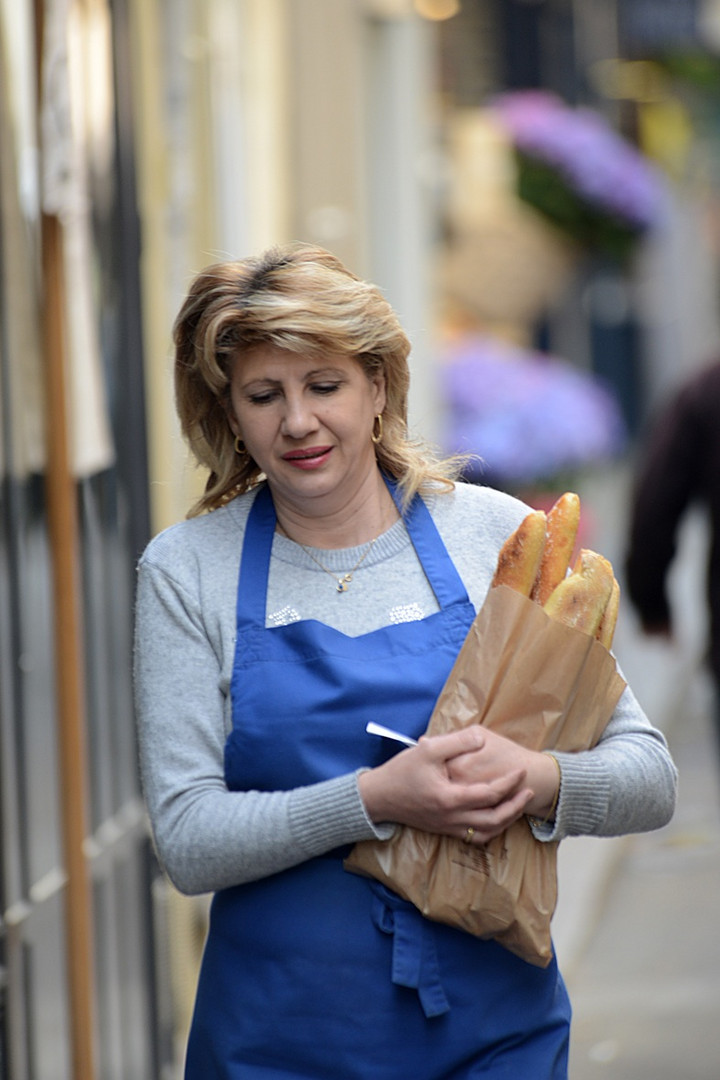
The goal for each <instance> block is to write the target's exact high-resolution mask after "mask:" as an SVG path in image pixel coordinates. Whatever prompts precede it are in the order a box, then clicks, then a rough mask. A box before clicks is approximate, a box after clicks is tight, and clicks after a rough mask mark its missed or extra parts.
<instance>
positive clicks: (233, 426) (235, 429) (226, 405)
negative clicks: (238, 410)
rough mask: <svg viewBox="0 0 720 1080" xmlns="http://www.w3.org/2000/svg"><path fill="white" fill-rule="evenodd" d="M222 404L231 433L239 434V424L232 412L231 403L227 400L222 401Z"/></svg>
mask: <svg viewBox="0 0 720 1080" xmlns="http://www.w3.org/2000/svg"><path fill="white" fill-rule="evenodd" d="M222 405H223V409H224V410H225V415H226V416H227V422H228V424H229V425H230V430H231V431H232V433H233V435H241V432H240V425H239V424H238V422H237V417H236V416H235V413H234V412H233V407H232V404H231V403H230V402H229V401H223V403H222Z"/></svg>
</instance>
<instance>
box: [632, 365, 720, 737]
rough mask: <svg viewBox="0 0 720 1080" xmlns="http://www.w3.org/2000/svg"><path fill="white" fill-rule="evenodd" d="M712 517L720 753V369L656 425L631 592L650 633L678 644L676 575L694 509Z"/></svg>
mask: <svg viewBox="0 0 720 1080" xmlns="http://www.w3.org/2000/svg"><path fill="white" fill-rule="evenodd" d="M698 504H699V505H701V506H702V507H703V508H704V509H706V510H707V512H708V516H709V526H710V550H709V559H708V565H707V571H706V586H707V593H706V595H707V603H708V612H709V618H710V622H709V643H708V655H707V661H708V666H709V669H710V672H711V675H712V679H713V684H714V687H715V716H714V721H715V729H716V738H717V747H718V753H720V361H716V362H714V363H712V364H711V365H709V366H708V367H706V368H704V369H703V370H701V371H700V372H699V373H696V374H694V375H693V376H692V377H691V378H689V379H688V380H687V381H686V382H685V383H684V384H683V385H682V386H681V387H680V389H679V390H678V391H676V392H675V394H674V395H673V396H672V397H671V399H670V400H669V401H668V402H666V403H665V405H664V407H663V408H662V410H661V411H660V413H659V414H658V415H657V416H656V417H655V419H654V423H653V424H652V425H651V427H650V430H649V433H648V435H647V438H646V442H645V445H644V446H643V449H642V453H641V455H640V459H639V463H638V468H637V472H636V476H635V482H634V488H633V493H632V500H631V513H630V527H629V539H628V548H627V554H626V566H625V570H626V578H627V592H628V597H629V599H630V601H631V602H632V604H633V606H634V608H635V610H636V611H637V614H638V617H639V619H640V624H641V626H642V629H643V631H644V632H645V633H646V634H648V635H659V636H662V637H665V638H667V639H668V640H672V634H673V612H672V607H671V603H670V598H669V594H668V575H669V572H670V570H671V567H672V565H673V562H674V559H675V556H676V554H677V542H678V532H679V529H680V526H681V524H682V522H683V520H684V518H685V515H686V513H687V511H688V510H689V508H690V507H691V506H693V505H698Z"/></svg>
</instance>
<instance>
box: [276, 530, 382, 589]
mask: <svg viewBox="0 0 720 1080" xmlns="http://www.w3.org/2000/svg"><path fill="white" fill-rule="evenodd" d="M278 528H279V529H280V531H281V532H282V533H284V534H285V536H287V538H288V540H292V536H290V534H289V533H287V532H286V531H285V529H283V527H282V525H280V523H279V522H278ZM376 540H377V536H375V537H373V539H372V540H371V541H370V543H369V544H368V546H367V547H366V548H365V550H364V551H363V553H362V555H361V556H360V558H359V559H358V561H357V562H356V563H355V565H354V566H353V568H352V570H348V572H347V573H346V574H341V575H340V577H338V576H337V574H335V573H333V571H332V570H328V568H327V566H325V565H324V563H321V562H320V560H319V559H318V558H317V557H316V556H315V555H313V553H312V551H310V549H309V548H307V547H305V545H304V544H299V546H300V547H301V548H302V549H303V551H304V552H305V554H306V555H308V556H309V557H310V558H311V559H312V561H313V562H314V563H316V564H317V565H318V566H319V567H320V569H321V570H324V571H325V573H326V574H328V575H329V576H330V577H331V578H332V579H333V581H334V582H336V583H337V588H336V592H339V593H343V592H347V591H348V588H349V586H350V582H351V581H352V579H353V574H354V573H355V571H356V570H358V569H359V568H360V567H361V566H362V564H363V563H364V562H365V560H366V559H367V557H368V555H369V554H370V552H371V551H372V549H373V546H374V544H375V541H376ZM293 543H294V544H298V543H299V542H298V541H297V540H293Z"/></svg>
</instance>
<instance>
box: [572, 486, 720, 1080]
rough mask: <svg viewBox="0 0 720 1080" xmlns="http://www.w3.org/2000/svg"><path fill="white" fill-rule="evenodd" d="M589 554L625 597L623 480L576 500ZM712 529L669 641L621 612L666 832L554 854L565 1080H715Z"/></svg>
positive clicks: (717, 979)
mask: <svg viewBox="0 0 720 1080" xmlns="http://www.w3.org/2000/svg"><path fill="white" fill-rule="evenodd" d="M579 490H580V494H581V498H582V503H583V508H584V511H585V512H586V514H587V515H588V517H589V518H590V522H591V525H590V528H589V534H590V535H589V536H588V537H587V538H586V543H585V546H589V547H594V548H596V550H598V551H601V552H602V553H603V554H605V555H607V556H608V557H609V558H610V559H611V560H612V562H613V564H614V566H615V568H616V573H617V575H618V577H619V579H620V582H621V585H622V551H623V544H624V536H625V525H626V514H627V493H628V473H627V469H626V468H619V469H618V470H616V471H614V472H613V471H611V472H609V473H605V474H604V475H603V476H602V477H594V478H592V479H591V480H589V481H587V482H586V483H585V485H584V486H583V487H581V488H579ZM706 544H707V540H706V529H705V522H704V519H703V518H702V516H701V515H699V514H698V515H697V516H691V517H690V518H689V519H688V521H687V522H686V524H685V526H684V529H683V533H682V536H681V541H680V547H679V554H678V557H677V559H676V566H675V569H674V571H673V576H672V580H671V595H672V598H673V606H674V610H675V612H676V637H675V640H674V641H673V642H672V643H667V642H658V641H652V640H649V639H647V638H645V637H644V636H643V635H642V633H641V632H640V630H639V627H638V625H637V621H636V619H635V617H634V614H633V612H632V610H631V609H629V605H628V604H627V602H626V603H625V604H624V606H623V608H622V609H621V617H620V621H619V623H618V629H617V633H616V639H615V652H616V655H617V656H618V660H619V663H620V666H621V667H622V669H623V673H624V675H625V676H626V678H627V680H628V682H629V683H630V685H631V686H632V687H633V689H634V691H635V693H636V694H637V696H638V698H639V700H640V701H641V703H642V705H643V707H644V708H645V710H646V712H647V713H648V715H649V716H650V717H651V719H652V720H653V722H654V723H655V724H656V725H657V726H658V727H660V728H661V730H663V731H664V733H665V735H666V737H667V739H668V742H669V744H670V748H671V751H672V753H673V756H674V758H675V762H676V764H677V766H678V769H679V774H680V784H679V798H678V806H677V810H676V813H675V816H674V818H673V820H672V821H671V822H670V823H669V824H668V825H667V826H665V827H664V828H663V829H659V830H657V831H655V832H652V833H645V834H640V835H635V836H629V837H622V838H614V839H598V838H593V837H581V838H572V839H569V840H566V841H564V842H563V844H561V846H560V852H559V863H558V865H559V869H558V875H559V899H558V907H557V911H556V914H555V918H554V920H553V936H554V940H555V947H556V951H557V954H558V959H559V962H560V966H561V969H562V971H563V973H564V975H565V979H566V982H567V985H568V990H569V992H570V997H571V1000H572V1003H573V1016H574V1020H573V1029H572V1035H571V1054H570V1080H601V1078H602V1080H720V931H719V928H718V921H719V919H718V916H719V915H720V746H718V745H717V743H716V740H715V733H714V731H713V729H712V726H711V721H710V708H711V704H712V692H711V687H710V683H709V680H708V679H707V676H706V675H705V673H704V671H703V669H702V663H701V657H702V651H703V643H704V635H705V627H706V622H705V614H704V602H703V582H702V577H703V565H704V559H705V551H706Z"/></svg>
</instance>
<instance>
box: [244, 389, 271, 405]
mask: <svg viewBox="0 0 720 1080" xmlns="http://www.w3.org/2000/svg"><path fill="white" fill-rule="evenodd" d="M276 397H277V390H260V391H257V392H256V393H254V394H248V401H249V402H250V404H251V405H269V404H270V402H272V401H274V400H275V398H276Z"/></svg>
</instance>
